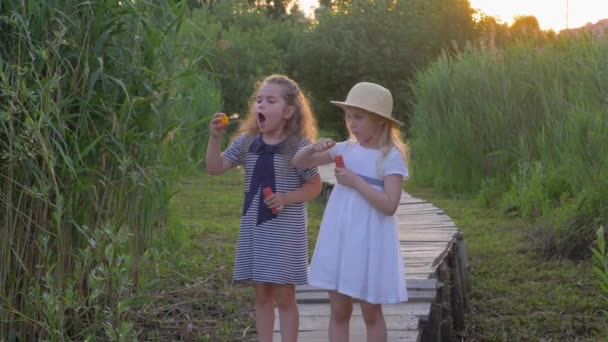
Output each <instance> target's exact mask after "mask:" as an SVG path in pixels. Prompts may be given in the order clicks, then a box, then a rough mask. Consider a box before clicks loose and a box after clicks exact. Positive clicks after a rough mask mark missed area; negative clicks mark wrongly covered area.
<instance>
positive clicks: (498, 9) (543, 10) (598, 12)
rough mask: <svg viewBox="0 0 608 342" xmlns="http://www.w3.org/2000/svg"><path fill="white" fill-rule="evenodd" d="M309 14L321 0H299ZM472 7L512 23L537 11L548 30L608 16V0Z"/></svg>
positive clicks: (479, 0) (535, 0)
mask: <svg viewBox="0 0 608 342" xmlns="http://www.w3.org/2000/svg"><path fill="white" fill-rule="evenodd" d="M297 1H298V3H299V4H300V9H301V10H302V11H303V12H304V13H305V14H306V16H307V17H313V16H314V10H315V9H316V8H317V7H318V6H319V1H318V0H297ZM469 2H470V3H471V7H473V8H475V9H478V10H480V11H482V12H483V13H485V14H488V15H491V16H493V17H496V18H497V19H500V20H501V21H503V22H506V23H508V24H511V23H513V17H514V16H518V15H533V16H535V17H536V19H538V22H539V24H540V27H541V28H542V29H544V30H554V31H555V32H559V31H560V30H563V29H565V28H567V27H568V28H577V27H582V26H585V24H587V23H596V22H598V21H599V20H601V19H608V0H469Z"/></svg>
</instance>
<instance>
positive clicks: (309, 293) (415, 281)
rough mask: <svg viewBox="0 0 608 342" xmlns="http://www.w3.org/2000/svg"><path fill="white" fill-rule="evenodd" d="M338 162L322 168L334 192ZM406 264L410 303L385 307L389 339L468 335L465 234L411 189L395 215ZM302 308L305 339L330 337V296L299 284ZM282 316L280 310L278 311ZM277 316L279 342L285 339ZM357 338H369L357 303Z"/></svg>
mask: <svg viewBox="0 0 608 342" xmlns="http://www.w3.org/2000/svg"><path fill="white" fill-rule="evenodd" d="M333 168H334V166H333V164H329V165H325V166H322V167H320V168H319V171H320V173H321V178H322V179H323V183H324V190H323V194H324V195H325V196H329V193H330V191H331V189H332V188H333V185H334V184H336V179H335V177H334V173H333ZM395 215H396V217H397V226H398V229H399V239H400V241H401V252H402V254H403V260H404V264H405V274H406V281H407V291H408V296H409V301H408V302H407V303H400V304H390V305H383V312H384V316H385V320H386V324H387V326H388V340H389V341H412V342H414V341H439V340H448V341H449V340H450V338H451V336H452V335H458V334H459V333H464V310H465V307H466V305H467V295H466V293H467V292H468V288H469V285H468V264H467V259H466V247H465V245H464V239H463V238H462V234H461V233H459V232H458V227H456V225H455V224H454V222H452V220H451V219H450V218H449V217H448V216H447V215H445V213H443V211H442V210H441V209H438V208H437V207H435V206H434V205H433V204H431V203H429V202H426V201H423V200H420V199H417V198H414V197H412V196H410V195H408V194H407V193H405V192H402V193H401V201H400V203H399V207H398V209H397V213H396V214H395ZM296 299H297V302H298V306H299V309H300V332H299V335H298V341H300V342H322V341H329V339H328V333H327V329H328V324H329V296H328V293H327V291H326V290H323V289H317V288H313V287H310V286H300V287H297V288H296ZM276 317H277V318H278V311H277V313H276ZM278 321H279V320H278V319H275V334H274V341H280V340H281V337H280V333H279V323H278ZM350 332H351V333H350V334H351V338H350V341H351V342H365V341H366V329H365V323H364V322H363V317H362V315H361V310H360V307H359V305H358V304H357V303H355V304H354V308H353V317H352V320H351V324H350Z"/></svg>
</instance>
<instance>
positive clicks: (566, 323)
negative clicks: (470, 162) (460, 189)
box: [408, 187, 608, 341]
mask: <svg viewBox="0 0 608 342" xmlns="http://www.w3.org/2000/svg"><path fill="white" fill-rule="evenodd" d="M408 192H409V193H411V194H412V195H413V196H415V197H418V198H423V199H426V200H428V201H431V202H432V203H434V204H435V205H436V206H437V207H440V208H442V209H443V210H444V211H445V212H446V213H447V214H448V215H449V216H450V217H451V218H452V220H453V221H454V222H455V223H456V225H457V226H458V227H459V228H460V230H461V231H462V232H463V233H464V235H465V241H466V244H467V253H468V258H469V263H470V265H471V274H470V278H471V282H472V293H471V294H470V308H469V312H468V313H467V316H466V325H467V335H468V337H467V341H497V340H499V341H521V340H524V341H528V340H553V341H574V340H592V341H606V340H608V322H607V321H606V319H605V318H604V317H603V316H602V310H605V309H606V306H605V303H606V302H605V301H604V300H602V298H601V295H600V290H599V286H598V284H597V280H596V277H595V275H594V273H593V270H592V267H591V263H590V261H588V260H587V261H583V262H579V263H575V262H572V261H568V260H555V259H553V260H547V259H545V258H542V257H540V256H539V255H538V254H537V253H535V252H533V251H532V248H531V247H532V245H533V243H534V242H533V237H532V236H533V234H532V232H533V231H534V230H535V229H536V227H535V226H534V225H532V224H530V223H529V222H527V221H524V220H521V219H514V218H507V217H505V216H504V215H502V214H501V213H499V212H498V211H495V210H489V209H482V208H479V207H478V206H477V205H476V203H475V200H474V199H469V198H464V197H458V196H448V195H444V194H440V193H437V192H436V191H433V190H430V189H427V188H418V187H417V188H411V189H410V188H408Z"/></svg>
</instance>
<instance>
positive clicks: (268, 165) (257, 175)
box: [243, 136, 283, 226]
mask: <svg viewBox="0 0 608 342" xmlns="http://www.w3.org/2000/svg"><path fill="white" fill-rule="evenodd" d="M282 147H283V144H282V143H281V144H278V145H268V144H266V143H265V142H263V141H262V137H261V136H258V137H257V138H256V139H255V140H254V141H253V142H252V143H251V145H250V146H249V152H250V153H254V154H258V155H259V157H258V159H257V161H256V162H255V167H254V168H253V172H252V173H251V184H249V191H247V192H245V203H244V205H243V216H244V215H245V213H246V212H247V210H248V209H249V207H250V206H251V203H253V198H254V197H255V195H256V194H259V195H260V201H259V203H258V217H257V225H258V226H259V225H260V224H262V223H264V222H266V221H268V220H270V219H273V218H275V217H277V215H276V214H273V213H272V209H270V208H269V207H268V206H267V205H266V204H265V203H264V195H263V194H262V189H263V188H265V187H270V188H271V189H272V192H275V191H276V185H275V174H274V155H275V153H279V152H280V150H281V148H282Z"/></svg>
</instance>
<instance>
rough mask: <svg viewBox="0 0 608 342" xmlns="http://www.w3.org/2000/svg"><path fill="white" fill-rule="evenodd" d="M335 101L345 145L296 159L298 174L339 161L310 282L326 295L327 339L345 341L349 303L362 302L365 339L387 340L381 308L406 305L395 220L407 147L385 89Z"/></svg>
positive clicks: (366, 86) (324, 143)
mask: <svg viewBox="0 0 608 342" xmlns="http://www.w3.org/2000/svg"><path fill="white" fill-rule="evenodd" d="M332 103H333V104H335V105H337V106H340V107H341V108H342V109H343V110H344V112H345V115H346V127H347V128H348V131H349V133H350V139H349V140H348V141H344V142H340V143H335V142H334V141H332V140H331V139H321V140H319V141H317V142H316V143H315V144H312V145H309V146H307V147H305V148H302V149H301V150H299V151H298V152H297V153H296V154H295V156H294V159H293V163H294V166H295V167H298V168H308V167H314V166H318V165H323V164H329V163H332V162H334V161H336V168H335V170H334V171H335V175H336V180H337V181H338V184H337V185H336V186H335V187H334V189H333V191H332V193H331V196H330V198H329V201H328V203H327V207H326V209H325V213H324V215H323V220H322V223H321V229H320V232H319V236H318V238H317V244H316V246H315V251H314V255H313V257H312V262H311V266H310V272H309V282H310V284H311V285H312V286H316V287H320V288H325V289H328V290H329V296H330V305H331V316H330V323H329V337H330V341H332V342H337V341H348V338H349V323H350V318H351V314H352V303H353V298H357V299H359V300H360V301H361V310H362V313H363V319H364V321H365V324H366V327H367V340H368V341H374V342H379V341H386V340H387V328H386V322H385V320H384V316H383V314H382V306H381V304H389V303H398V302H403V301H407V290H406V284H405V274H404V269H403V261H402V257H401V251H400V248H399V238H398V235H397V225H396V220H395V217H394V214H395V211H396V210H397V206H398V205H399V200H400V198H401V191H402V182H403V180H404V179H407V178H408V169H407V166H406V163H405V161H406V160H407V153H408V151H407V150H408V149H407V145H405V144H404V143H403V141H402V139H401V134H400V131H399V126H401V125H402V124H401V123H400V122H399V121H397V120H395V119H394V118H393V117H392V108H393V98H392V95H391V93H390V91H388V90H387V89H386V88H384V87H382V86H380V85H377V84H374V83H367V82H362V83H358V84H356V85H355V86H354V87H353V88H352V89H351V90H350V92H349V93H348V96H347V98H346V101H345V102H337V101H332ZM336 157H338V159H336ZM339 159H342V160H343V161H344V166H343V167H340V162H339V161H338V160H339Z"/></svg>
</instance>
